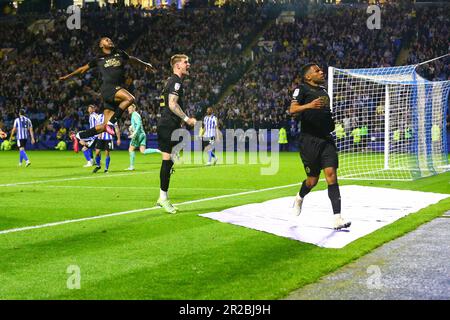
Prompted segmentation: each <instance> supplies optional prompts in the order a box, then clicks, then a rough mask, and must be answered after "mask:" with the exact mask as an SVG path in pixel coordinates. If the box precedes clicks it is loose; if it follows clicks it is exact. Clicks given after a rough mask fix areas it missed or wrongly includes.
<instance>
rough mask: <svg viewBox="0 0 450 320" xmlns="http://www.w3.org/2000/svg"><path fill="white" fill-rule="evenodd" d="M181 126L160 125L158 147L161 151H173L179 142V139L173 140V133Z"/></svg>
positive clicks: (157, 131)
mask: <svg viewBox="0 0 450 320" xmlns="http://www.w3.org/2000/svg"><path fill="white" fill-rule="evenodd" d="M179 128H180V127H178V126H176V127H175V126H165V125H158V128H157V130H156V133H157V134H158V149H159V150H161V152H166V153H172V148H173V147H175V146H176V145H177V144H178V143H179V141H172V133H173V132H174V131H175V130H176V129H179Z"/></svg>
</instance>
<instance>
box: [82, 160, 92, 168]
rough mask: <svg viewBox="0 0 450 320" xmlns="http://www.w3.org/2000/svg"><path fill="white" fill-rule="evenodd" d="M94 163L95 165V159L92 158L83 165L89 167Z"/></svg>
mask: <svg viewBox="0 0 450 320" xmlns="http://www.w3.org/2000/svg"><path fill="white" fill-rule="evenodd" d="M93 165H94V161H92V160H90V161H88V162H87V163H86V164H85V165H84V166H83V167H84V168H87V167H92V166H93Z"/></svg>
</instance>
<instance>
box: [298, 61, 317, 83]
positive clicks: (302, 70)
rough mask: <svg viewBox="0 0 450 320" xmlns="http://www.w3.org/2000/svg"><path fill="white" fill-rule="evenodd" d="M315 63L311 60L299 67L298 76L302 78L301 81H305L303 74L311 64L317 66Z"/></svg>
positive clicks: (304, 74)
mask: <svg viewBox="0 0 450 320" xmlns="http://www.w3.org/2000/svg"><path fill="white" fill-rule="evenodd" d="M317 65H318V64H317V63H314V62H311V63H307V64H305V65H304V66H302V67H301V68H300V78H301V79H302V81H305V76H306V74H307V73H308V71H309V69H311V67H313V66H317Z"/></svg>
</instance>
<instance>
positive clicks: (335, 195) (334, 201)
mask: <svg viewBox="0 0 450 320" xmlns="http://www.w3.org/2000/svg"><path fill="white" fill-rule="evenodd" d="M328 197H329V198H330V200H331V206H332V207H333V213H334V214H339V213H341V193H340V191H339V185H338V184H337V183H336V184H330V185H328Z"/></svg>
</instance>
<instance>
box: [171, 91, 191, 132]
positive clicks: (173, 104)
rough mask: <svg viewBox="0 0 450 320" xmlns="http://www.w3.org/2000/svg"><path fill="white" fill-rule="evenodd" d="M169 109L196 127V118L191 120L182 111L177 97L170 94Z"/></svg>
mask: <svg viewBox="0 0 450 320" xmlns="http://www.w3.org/2000/svg"><path fill="white" fill-rule="evenodd" d="M169 109H170V111H172V112H173V113H175V114H176V115H177V116H178V117H180V118H181V119H182V120H183V121H184V122H186V123H187V124H188V125H190V126H194V125H195V123H196V122H197V120H195V118H189V117H188V116H187V115H186V114H185V113H184V111H183V110H182V109H181V107H180V105H179V104H178V96H177V95H174V94H169Z"/></svg>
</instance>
